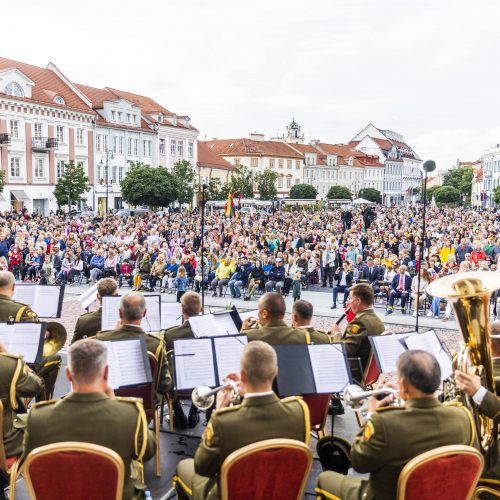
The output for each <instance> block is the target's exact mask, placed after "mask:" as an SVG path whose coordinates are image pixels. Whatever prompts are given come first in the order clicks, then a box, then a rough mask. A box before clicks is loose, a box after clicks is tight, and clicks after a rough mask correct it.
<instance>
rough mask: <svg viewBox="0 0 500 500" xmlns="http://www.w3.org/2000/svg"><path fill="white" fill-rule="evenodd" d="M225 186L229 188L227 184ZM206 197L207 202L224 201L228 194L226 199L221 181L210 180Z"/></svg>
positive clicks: (216, 179)
mask: <svg viewBox="0 0 500 500" xmlns="http://www.w3.org/2000/svg"><path fill="white" fill-rule="evenodd" d="M225 186H227V184H225ZM206 197H207V200H223V199H225V198H227V193H226V196H225V197H224V192H223V185H222V181H221V180H220V179H218V178H215V179H210V182H209V183H208V187H207V190H206Z"/></svg>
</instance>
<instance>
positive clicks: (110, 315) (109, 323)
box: [101, 296, 120, 330]
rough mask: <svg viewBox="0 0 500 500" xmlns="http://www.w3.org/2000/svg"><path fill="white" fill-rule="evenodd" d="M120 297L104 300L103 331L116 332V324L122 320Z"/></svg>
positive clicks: (104, 298)
mask: <svg viewBox="0 0 500 500" xmlns="http://www.w3.org/2000/svg"><path fill="white" fill-rule="evenodd" d="M119 306H120V297H118V296H116V297H115V296H113V297H103V298H102V319H101V330H114V329H115V327H116V323H117V322H118V320H119V319H120V312H119Z"/></svg>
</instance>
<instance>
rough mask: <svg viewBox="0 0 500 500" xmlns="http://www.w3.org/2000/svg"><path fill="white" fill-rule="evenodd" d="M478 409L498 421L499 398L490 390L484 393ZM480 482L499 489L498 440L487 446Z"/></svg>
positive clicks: (499, 446)
mask: <svg viewBox="0 0 500 500" xmlns="http://www.w3.org/2000/svg"><path fill="white" fill-rule="evenodd" d="M478 410H479V412H480V413H482V414H483V415H486V416H487V417H489V418H491V419H493V421H494V422H495V424H497V425H498V424H499V423H500V399H499V398H498V397H497V396H496V395H495V394H493V393H491V392H490V391H488V392H487V393H486V395H485V397H484V399H483V401H482V402H481V404H480V405H479V407H478ZM480 483H481V484H483V485H486V486H488V485H490V486H494V487H495V488H496V489H500V442H499V441H498V440H497V441H496V443H494V444H493V445H491V446H490V447H489V449H488V451H487V452H486V455H485V456H484V472H483V474H482V476H481V480H480ZM490 497H491V496H490ZM490 497H486V498H490Z"/></svg>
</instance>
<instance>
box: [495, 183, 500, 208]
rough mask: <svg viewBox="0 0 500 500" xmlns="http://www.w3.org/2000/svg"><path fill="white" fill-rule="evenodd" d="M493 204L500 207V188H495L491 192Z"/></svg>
mask: <svg viewBox="0 0 500 500" xmlns="http://www.w3.org/2000/svg"><path fill="white" fill-rule="evenodd" d="M493 202H494V203H495V205H500V186H497V187H496V188H495V189H494V191H493Z"/></svg>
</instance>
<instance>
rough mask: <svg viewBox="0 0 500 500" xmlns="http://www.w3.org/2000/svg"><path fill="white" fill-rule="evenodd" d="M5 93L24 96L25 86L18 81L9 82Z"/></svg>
mask: <svg viewBox="0 0 500 500" xmlns="http://www.w3.org/2000/svg"><path fill="white" fill-rule="evenodd" d="M5 93H6V94H9V95H12V96H14V97H24V91H23V88H22V87H21V85H19V83H17V82H9V83H8V84H7V85H6V86H5Z"/></svg>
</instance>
